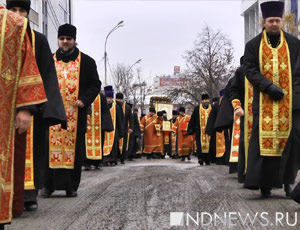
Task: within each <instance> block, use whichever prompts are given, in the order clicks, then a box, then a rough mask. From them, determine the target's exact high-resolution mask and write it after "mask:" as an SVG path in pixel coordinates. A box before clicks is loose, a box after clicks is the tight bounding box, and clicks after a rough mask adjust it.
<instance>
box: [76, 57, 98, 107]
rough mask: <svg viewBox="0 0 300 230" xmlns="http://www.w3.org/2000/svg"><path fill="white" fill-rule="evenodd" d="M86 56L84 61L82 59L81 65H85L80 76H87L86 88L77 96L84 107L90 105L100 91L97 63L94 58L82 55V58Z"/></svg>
mask: <svg viewBox="0 0 300 230" xmlns="http://www.w3.org/2000/svg"><path fill="white" fill-rule="evenodd" d="M84 57H85V58H86V59H87V60H86V61H84V60H82V63H81V65H86V66H85V70H86V72H85V73H84V76H81V77H86V78H87V80H86V81H87V88H86V90H85V91H84V92H82V94H81V95H80V96H79V100H81V101H82V102H83V104H84V106H85V107H88V106H90V105H91V104H92V103H93V101H94V100H95V98H96V97H97V95H98V94H99V92H100V88H101V82H100V80H99V76H98V72H97V65H96V62H95V61H94V59H92V58H90V57H88V56H86V55H83V58H84Z"/></svg>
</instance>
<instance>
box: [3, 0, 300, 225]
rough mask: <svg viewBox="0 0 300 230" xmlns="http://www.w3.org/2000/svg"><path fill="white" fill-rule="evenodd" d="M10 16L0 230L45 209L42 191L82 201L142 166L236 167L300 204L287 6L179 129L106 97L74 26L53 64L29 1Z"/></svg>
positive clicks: (299, 104)
mask: <svg viewBox="0 0 300 230" xmlns="http://www.w3.org/2000/svg"><path fill="white" fill-rule="evenodd" d="M6 8H7V9H8V10H6V9H5V8H4V7H3V6H0V18H1V28H2V30H1V31H2V32H1V47H0V52H1V54H0V55H1V56H0V57H1V60H2V62H1V63H2V64H1V67H0V70H1V79H0V81H1V86H0V98H1V102H2V105H1V111H0V121H1V125H2V126H3V127H2V128H1V136H0V142H1V145H0V148H1V149H0V229H4V224H8V223H10V222H11V220H12V218H13V217H18V216H20V215H22V213H23V211H24V210H25V211H35V210H37V209H38V203H37V196H38V191H39V189H41V193H40V194H41V196H42V197H44V198H49V197H51V195H52V193H53V192H55V191H56V190H64V191H66V196H67V197H76V196H77V190H78V187H79V184H80V179H81V170H82V167H83V166H84V167H85V170H91V169H92V167H93V168H96V169H97V168H99V167H100V165H101V166H102V165H103V166H115V165H117V164H118V162H120V163H121V164H124V163H125V160H129V161H132V160H133V159H137V158H141V157H142V156H145V157H147V159H155V158H165V156H166V155H167V156H169V157H170V158H173V159H179V160H181V161H186V160H190V159H191V155H193V154H195V155H196V156H197V157H198V162H199V164H200V165H205V167H206V165H210V164H211V163H216V164H222V165H228V166H229V173H236V172H237V174H238V182H239V183H243V184H244V187H245V188H248V189H254V190H258V189H260V192H261V196H262V198H268V197H270V196H271V190H272V189H273V188H282V187H283V186H284V190H285V195H286V196H287V197H292V198H293V199H294V200H295V201H297V202H300V188H299V187H300V185H299V186H296V187H295V188H294V190H292V187H291V185H292V184H294V182H295V178H296V176H297V171H298V169H299V165H300V164H299V160H300V159H299V149H300V117H299V116H300V57H299V58H298V54H299V51H300V41H299V40H298V39H297V38H296V37H294V36H292V35H290V34H288V33H286V32H284V31H282V16H283V12H284V3H283V2H280V1H269V2H264V3H262V4H261V10H262V15H263V23H264V29H263V31H262V33H260V34H259V35H258V36H256V37H255V38H253V39H252V40H250V41H249V42H248V43H247V44H246V48H245V53H244V56H243V57H242V58H241V66H240V67H239V68H238V69H237V70H236V72H235V75H234V76H233V77H232V78H231V79H230V80H229V82H228V84H227V86H226V87H225V89H223V90H221V91H220V98H213V100H210V96H209V95H208V94H203V95H202V101H201V104H199V105H198V106H196V107H195V109H194V111H193V113H192V115H191V116H190V115H187V114H186V113H185V108H184V107H182V106H178V109H176V110H173V113H172V119H170V120H168V118H167V113H166V111H155V108H154V107H150V108H149V113H148V114H147V115H144V114H142V115H141V116H140V115H139V111H138V110H137V109H135V108H132V105H131V104H129V103H126V102H125V100H124V95H123V94H122V93H120V92H118V93H116V94H115V93H114V89H113V87H112V86H105V87H104V94H102V93H100V90H101V82H100V81H99V76H98V73H97V67H96V63H95V61H94V60H93V59H92V58H91V57H89V56H88V55H86V54H84V53H82V52H80V51H79V49H78V48H77V47H76V27H75V26H73V25H70V24H65V25H61V26H60V27H59V29H58V46H59V48H58V50H57V51H56V52H55V53H54V54H52V53H51V50H50V47H49V44H48V42H47V39H46V37H45V36H44V35H42V34H40V33H38V32H36V31H34V30H32V29H30V28H29V25H28V23H27V19H26V18H27V17H28V15H29V12H30V0H19V1H14V0H7V1H6ZM5 44H10V45H5ZM18 63H19V64H18ZM245 76H246V77H245ZM18 79H19V80H18ZM10 111H11V112H10ZM179 160H177V161H179Z"/></svg>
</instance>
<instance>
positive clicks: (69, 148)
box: [49, 53, 81, 169]
mask: <svg viewBox="0 0 300 230" xmlns="http://www.w3.org/2000/svg"><path fill="white" fill-rule="evenodd" d="M54 61H55V67H56V72H57V77H58V83H59V89H60V93H61V96H62V99H63V102H64V107H65V111H66V115H67V122H68V128H67V130H64V129H62V128H61V125H60V124H59V125H54V126H51V127H50V128H49V167H50V168H54V169H57V168H65V169H73V168H74V161H75V149H76V137H77V120H78V107H75V106H74V104H75V102H76V101H77V100H78V94H79V77H80V76H79V74H80V62H81V53H79V55H78V57H77V59H76V60H75V61H70V62H68V63H64V62H63V61H57V59H56V55H54Z"/></svg>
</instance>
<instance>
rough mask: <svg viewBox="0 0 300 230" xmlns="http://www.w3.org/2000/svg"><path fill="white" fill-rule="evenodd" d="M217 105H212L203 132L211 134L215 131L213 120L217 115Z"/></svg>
mask: <svg viewBox="0 0 300 230" xmlns="http://www.w3.org/2000/svg"><path fill="white" fill-rule="evenodd" d="M218 107H219V105H218V104H217V103H216V104H214V105H213V106H212V109H211V111H210V114H209V116H208V119H207V123H206V127H205V133H206V134H207V135H209V136H212V135H213V134H214V132H215V122H216V118H217V115H218Z"/></svg>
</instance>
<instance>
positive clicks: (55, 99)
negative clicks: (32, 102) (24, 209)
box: [24, 31, 67, 202]
mask: <svg viewBox="0 0 300 230" xmlns="http://www.w3.org/2000/svg"><path fill="white" fill-rule="evenodd" d="M34 34H35V56H36V61H37V65H38V68H39V72H40V74H41V77H42V79H43V83H44V88H45V91H46V95H47V99H48V101H47V102H46V103H45V104H44V105H43V106H42V107H40V108H39V109H38V111H37V112H36V113H35V115H34V121H33V124H34V126H33V161H34V166H33V167H34V185H35V188H36V190H25V193H24V201H25V202H36V196H37V189H41V188H42V187H43V182H44V178H43V175H44V173H45V164H44V162H45V161H46V158H47V155H48V151H47V149H46V146H47V144H46V135H47V132H48V127H49V126H51V125H56V124H61V125H62V127H63V128H66V127H67V118H66V114H65V109H64V105H63V101H62V97H61V95H60V92H59V87H58V80H57V75H56V70H55V65H54V60H53V55H52V53H51V50H50V47H49V44H48V41H47V38H46V37H45V36H44V35H43V34H41V33H39V32H36V31H34Z"/></svg>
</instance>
